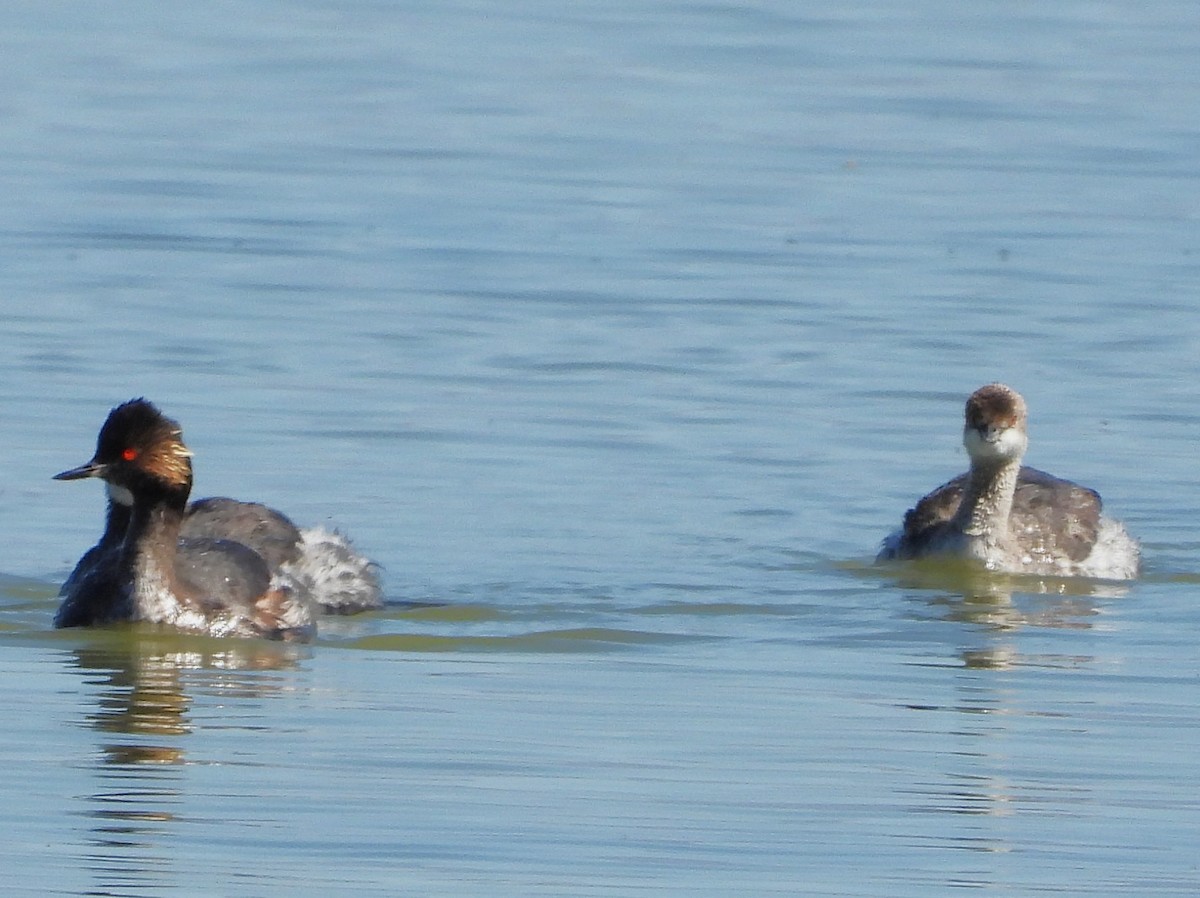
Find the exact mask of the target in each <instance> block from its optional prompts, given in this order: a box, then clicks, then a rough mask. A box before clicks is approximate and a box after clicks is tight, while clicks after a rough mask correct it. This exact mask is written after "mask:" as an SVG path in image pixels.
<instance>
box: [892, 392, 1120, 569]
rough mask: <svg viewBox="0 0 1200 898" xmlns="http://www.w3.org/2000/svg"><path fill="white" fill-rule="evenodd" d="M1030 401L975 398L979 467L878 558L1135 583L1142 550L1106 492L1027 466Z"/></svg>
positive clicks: (907, 520)
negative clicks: (938, 559) (1107, 503)
mask: <svg viewBox="0 0 1200 898" xmlns="http://www.w3.org/2000/svg"><path fill="white" fill-rule="evenodd" d="M1027 423H1028V413H1027V410H1026V408H1025V400H1024V399H1023V398H1021V395H1020V394H1019V393H1017V392H1016V391H1015V390H1013V389H1011V388H1009V387H1006V386H1005V385H1004V384H988V385H987V386H984V387H980V388H979V389H978V390H976V391H975V392H974V393H972V394H971V396H970V398H968V399H967V406H966V421H965V424H964V426H963V445H964V446H965V447H966V450H967V455H968V456H969V457H970V460H971V466H970V470H969V471H968V472H967V473H966V474H963V475H961V476H959V477H956V478H955V479H954V480H951V481H950V482H949V483H947V484H944V485H943V486H940V487H938V488H937V489H936V490H934V491H933V492H932V493H930V494H929V495H927V496H925V497H924V498H923V499H921V501H920V502H918V503H917V505H916V507H915V508H913V509H911V510H910V511H909V512H908V513H907V514H906V515H905V516H904V525H903V527H901V529H899V530H897V531H896V532H895V533H892V534H891V535H890V536H888V537H887V539H885V540H884V542H883V548H882V549H881V551H880V552H879V556H878V558H877V559H876V560H877V561H886V560H890V559H897V558H920V557H924V556H936V555H941V556H950V557H959V558H967V559H973V560H975V561H979V562H982V563H983V565H984V566H985V567H986V568H987V569H988V570H992V571H1002V572H1006V573H1025V574H1039V575H1046V576H1077V577H1096V578H1101V579H1107V580H1129V579H1132V578H1134V577H1136V576H1137V574H1138V569H1139V567H1140V561H1141V557H1140V551H1139V548H1138V544H1137V541H1136V540H1135V539H1133V537H1131V536H1130V535H1129V534H1128V533H1127V532H1126V530H1125V528H1124V526H1122V525H1121V524H1120V523H1119V522H1117V521H1114V520H1112V519H1111V518H1109V517H1107V516H1105V515H1103V514H1101V503H1100V496H1099V494H1097V493H1096V492H1095V491H1094V490H1090V489H1088V488H1087V487H1083V486H1079V485H1078V484H1076V483H1072V482H1070V481H1069V480H1060V479H1059V478H1057V477H1052V476H1051V475H1049V474H1046V473H1044V472H1042V471H1038V470H1036V469H1035V468H1027V467H1023V466H1022V465H1021V459H1022V458H1023V457H1024V455H1025V449H1026V448H1027V446H1028V442H1029V440H1028V434H1027Z"/></svg>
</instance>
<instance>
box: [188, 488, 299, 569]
mask: <svg viewBox="0 0 1200 898" xmlns="http://www.w3.org/2000/svg"><path fill="white" fill-rule="evenodd" d="M181 535H182V536H183V537H184V538H185V539H232V540H236V541H237V542H240V543H242V544H244V545H246V546H249V547H250V548H251V549H253V550H254V551H255V552H257V553H258V554H259V555H261V556H262V557H263V560H265V561H266V562H267V566H268V567H269V568H270V569H271V570H276V569H278V568H279V566H280V565H281V564H283V563H284V562H287V561H295V560H296V559H297V558H298V557H299V555H300V531H299V530H298V529H297V527H296V525H295V524H293V523H292V522H291V520H290V519H289V518H288V517H287V516H286V515H284V514H283V513H282V512H278V511H276V510H275V509H273V508H270V507H268V506H266V505H260V504H259V503H257V502H239V501H238V500H236V499H226V498H224V497H220V496H218V497H214V498H211V499H200V500H198V501H196V502H193V503H192V504H191V505H190V506H188V512H187V517H185V518H184V521H183V532H182V534H181Z"/></svg>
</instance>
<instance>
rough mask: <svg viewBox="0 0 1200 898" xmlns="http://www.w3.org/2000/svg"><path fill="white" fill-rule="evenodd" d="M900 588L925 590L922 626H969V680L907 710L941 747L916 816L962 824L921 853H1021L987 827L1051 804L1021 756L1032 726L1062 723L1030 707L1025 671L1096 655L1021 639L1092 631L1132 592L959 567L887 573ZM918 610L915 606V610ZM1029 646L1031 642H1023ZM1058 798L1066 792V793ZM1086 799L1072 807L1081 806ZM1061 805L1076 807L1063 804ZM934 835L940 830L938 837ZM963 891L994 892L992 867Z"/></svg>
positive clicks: (969, 874)
mask: <svg viewBox="0 0 1200 898" xmlns="http://www.w3.org/2000/svg"><path fill="white" fill-rule="evenodd" d="M889 573H890V574H891V575H892V576H893V577H894V578H895V583H896V585H897V586H899V587H901V588H902V589H905V590H920V591H921V594H920V595H919V596H913V597H912V598H914V600H915V603H917V602H919V607H920V608H921V609H923V611H922V612H918V613H917V614H916V615H915V616H917V617H918V618H920V619H922V620H926V619H928V618H929V617H934V618H936V619H938V620H941V621H945V622H947V623H952V624H959V625H962V626H960V627H959V628H958V629H956V630H955V634H956V638H958V639H961V640H962V642H961V643H960V644H959V646H958V657H959V658H960V659H961V662H962V670H961V671H960V672H959V673H958V674H957V675H956V676H955V678H954V681H953V689H954V693H955V697H954V700H953V701H951V702H946V703H921V704H910V705H908V706H907V707H908V708H909V710H911V711H917V712H920V713H921V714H922V716H923V720H922V724H921V726H920V727H919V728H920V729H921V730H922V731H924V732H926V733H932V736H933V738H934V739H935V740H936V742H937V744H938V745H939V746H940V749H939V751H937V752H936V753H934V755H933V756H934V757H936V758H937V759H938V765H939V769H938V770H937V771H936V772H935V774H934V776H933V778H931V779H929V780H926V781H923V782H919V783H915V784H913V785H912V786H911V793H910V795H909V797H910V798H912V797H913V796H916V797H917V798H918V803H917V805H916V806H915V807H912V808H911V809H910V810H912V811H914V812H916V813H922V814H935V815H951V816H952V817H953V818H954V820H955V822H954V823H953V824H951V825H950V826H948V827H946V828H945V829H944V830H943V832H942V834H940V835H934V834H930V833H926V834H923V835H922V836H921V837H920V838H919V840H918V841H919V842H920V844H921V846H922V847H926V848H930V847H933V848H950V849H954V850H959V851H966V852H983V853H986V854H995V853H1007V852H1011V851H1014V850H1016V846H1015V845H1014V844H1013V843H1012V842H1010V841H1009V839H1008V838H1007V836H1006V835H1005V833H1007V832H1008V830H1007V829H1000V830H998V829H997V828H996V827H995V826H994V825H992V824H990V823H987V822H985V821H982V820H980V821H979V822H977V823H976V822H970V821H968V820H965V819H963V818H981V817H984V818H989V819H994V818H997V817H1013V816H1017V815H1020V814H1021V813H1022V812H1023V809H1028V808H1029V806H1030V805H1031V804H1033V803H1041V802H1043V801H1044V798H1042V797H1041V796H1040V794H1037V793H1040V791H1042V790H1044V788H1045V786H1044V785H1043V784H1039V783H1036V782H1032V781H1030V779H1029V772H1028V768H1027V766H1026V765H1025V764H1024V763H1023V762H1022V761H1021V759H1020V758H1019V757H1018V756H1015V754H1014V747H1015V746H1020V745H1021V744H1022V741H1023V740H1024V739H1027V738H1028V737H1027V734H1026V731H1027V730H1028V729H1029V727H1030V726H1031V724H1030V720H1031V719H1035V718H1036V719H1038V720H1045V719H1049V718H1053V717H1057V716H1059V715H1058V714H1055V713H1049V712H1047V711H1045V710H1039V709H1036V708H1031V707H1029V702H1030V701H1031V700H1036V699H1031V698H1030V695H1029V693H1028V692H1027V691H1026V690H1024V689H1022V688H1021V686H1022V685H1023V684H1025V683H1027V682H1030V679H1029V676H1028V675H1018V673H1019V672H1020V671H1030V670H1045V669H1055V668H1064V667H1065V668H1070V667H1079V666H1083V665H1087V664H1090V663H1093V662H1094V658H1092V657H1091V656H1089V655H1063V654H1055V655H1033V654H1030V653H1029V651H1028V650H1027V649H1025V650H1022V648H1021V642H1022V639H1023V635H1024V634H1026V633H1027V631H1029V630H1030V629H1032V628H1049V629H1056V630H1090V629H1093V628H1094V627H1095V626H1096V621H1097V618H1098V616H1099V615H1100V614H1101V607H1102V601H1103V600H1105V599H1112V598H1118V597H1120V596H1124V595H1126V594H1127V587H1125V586H1124V585H1121V584H1114V583H1109V582H1103V581H1092V580H1086V579H1081V578H1062V579H1055V578H1043V577H1014V576H997V575H991V574H987V573H985V572H981V571H978V570H975V569H966V568H963V567H961V566H958V565H945V564H939V563H933V564H924V563H918V564H912V565H905V566H904V567H903V569H902V570H901V569H893V570H892V571H890V572H889ZM915 603H914V604H915ZM1025 641H1026V642H1027V641H1028V640H1027V639H1025ZM1059 791H1060V792H1061V790H1059ZM1085 797H1086V795H1085V794H1084V793H1082V792H1080V793H1079V794H1078V795H1076V796H1074V799H1073V800H1076V801H1080V800H1084V798H1085ZM1058 800H1059V801H1060V802H1063V801H1070V800H1072V799H1070V798H1068V797H1067V796H1066V795H1060V796H1059V798H1058ZM932 830H933V832H935V833H936V832H937V828H936V827H933V828H932ZM956 884H957V885H958V886H960V887H970V888H996V887H999V886H1002V885H1003V883H997V882H996V881H995V876H994V871H993V869H992V867H991V865H990V864H989V863H988V862H981V865H980V866H979V867H978V868H977V869H975V870H971V869H969V868H968V867H967V866H965V865H964V866H963V867H961V868H960V869H959V870H958V872H957V874H956Z"/></svg>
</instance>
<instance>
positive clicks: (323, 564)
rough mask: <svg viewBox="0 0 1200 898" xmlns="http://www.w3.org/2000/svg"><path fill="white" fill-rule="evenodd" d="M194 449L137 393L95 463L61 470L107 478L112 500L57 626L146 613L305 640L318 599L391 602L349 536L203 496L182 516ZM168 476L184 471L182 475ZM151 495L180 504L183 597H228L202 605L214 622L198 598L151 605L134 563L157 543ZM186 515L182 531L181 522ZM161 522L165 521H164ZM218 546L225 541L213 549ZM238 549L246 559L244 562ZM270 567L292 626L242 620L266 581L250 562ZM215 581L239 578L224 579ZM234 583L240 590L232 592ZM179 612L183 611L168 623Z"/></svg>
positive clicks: (362, 605) (107, 433)
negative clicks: (195, 602) (202, 617)
mask: <svg viewBox="0 0 1200 898" xmlns="http://www.w3.org/2000/svg"><path fill="white" fill-rule="evenodd" d="M190 456H191V453H190V452H189V451H188V450H187V449H186V448H185V447H184V446H183V442H182V439H181V434H180V430H179V426H178V425H177V424H176V423H175V422H174V421H171V420H170V419H168V418H165V417H164V416H163V415H162V414H161V413H160V412H159V411H158V410H157V409H156V408H155V407H154V406H153V405H152V404H151V403H149V402H147V401H146V400H144V399H137V400H132V401H130V402H127V403H125V404H124V405H121V406H118V407H117V408H115V409H113V411H112V413H111V414H110V415H109V418H108V420H107V421H106V422H105V424H104V427H103V428H102V429H101V433H100V439H99V440H98V443H97V449H96V456H95V457H94V458H93V459H92V461H91V462H89V463H88V464H86V465H83V466H82V467H80V468H75V469H73V470H71V471H65V472H63V473H62V474H59V475H57V477H58V479H63V480H70V479H77V478H81V477H103V478H104V479H105V481H106V486H107V489H108V498H109V501H108V514H107V520H106V524H105V529H104V533H103V535H102V536H101V538H100V541H99V542H98V543H97V544H96V545H95V546H94V547H93V548H92V549H90V550H89V551H88V552H87V553H85V554H84V556H83V557H82V558H81V559H80V561H79V563H78V564H77V565H76V567H75V570H74V571H73V572H72V573H71V575H70V577H68V578H67V581H66V582H65V583H64V584H63V588H62V591H61V596H62V604H61V606H60V607H59V610H58V614H57V615H56V617H55V626H58V627H72V626H87V625H91V624H102V623H106V622H110V621H115V620H128V619H137V620H141V619H145V620H158V621H160V622H165V623H172V624H173V625H175V626H178V627H181V628H183V629H192V630H197V629H198V630H204V631H206V632H212V633H220V634H223V633H238V634H242V635H264V636H285V637H288V638H295V637H297V636H303V635H305V633H306V631H308V630H311V625H312V621H311V619H312V614H313V611H314V609H315V606H320V607H321V608H322V609H324V610H328V611H332V612H335V613H351V612H354V611H361V610H365V609H369V608H378V607H380V606H381V605H382V604H383V600H382V591H381V590H380V587H379V580H378V576H377V574H376V567H375V565H374V564H373V563H372V562H370V561H369V560H367V559H366V558H363V557H362V556H361V555H358V554H357V553H356V552H354V550H353V549H352V548H351V547H350V545H349V543H348V542H347V541H346V539H345V538H344V537H342V536H341V535H340V534H337V533H329V532H327V531H325V530H321V529H312V530H303V531H302V530H299V529H297V528H296V526H295V525H294V524H293V523H292V522H291V521H290V520H289V519H288V518H287V517H286V516H285V515H283V514H281V513H280V512H278V511H276V510H274V509H271V508H268V507H266V506H264V505H259V504H257V503H253V502H238V501H236V500H233V499H225V498H214V499H202V500H199V501H197V502H195V503H193V504H192V505H191V506H190V507H187V508H186V510H185V511H184V510H181V511H180V513H179V514H178V515H177V514H176V513H175V512H176V509H175V505H177V504H178V500H179V495H180V493H182V501H183V502H184V503H186V500H187V495H188V490H189V489H190V486H191V462H190ZM163 458H167V459H175V463H174V464H173V465H163V464H161V463H158V462H156V461H155V460H156V459H163ZM148 460H149V461H148ZM183 474H186V486H185V484H184V482H183V480H182V479H181V478H182V476H183ZM168 475H174V479H173V480H172V477H171V476H168ZM152 503H157V504H159V505H164V506H165V507H167V508H169V509H170V511H171V514H170V515H168V516H167V517H169V518H171V519H172V520H171V521H170V522H169V523H170V526H171V527H172V528H174V529H176V530H177V538H178V539H179V542H178V547H177V555H176V558H175V562H174V570H175V573H176V575H177V578H179V579H180V580H181V582H182V584H183V587H182V589H183V593H181V595H183V594H187V593H196V592H199V593H200V594H201V595H203V594H204V593H206V592H207V593H212V594H213V595H212V596H210V598H212V597H213V596H217V597H220V596H222V595H223V598H220V599H219V601H218V602H217V604H219V605H220V604H223V605H227V606H228V608H226V609H225V611H222V612H216V611H213V609H212V608H211V605H212V603H211V601H210V602H207V603H205V602H203V601H202V603H201V604H202V605H203V607H204V609H205V611H204V612H203V613H204V614H208V612H210V611H212V613H211V614H209V617H211V618H212V619H211V621H208V622H206V623H199V624H198V623H197V615H196V614H195V613H194V609H193V608H192V607H191V605H189V604H188V603H187V602H181V603H179V604H180V608H179V609H176V611H166V610H164V609H163V608H162V607H158V606H157V605H156V604H155V603H154V602H153V601H150V600H149V599H148V597H147V595H146V594H145V590H143V591H142V592H140V593H139V592H138V590H137V589H135V583H136V582H137V578H136V576H135V574H136V568H135V566H134V565H132V562H131V559H133V558H134V557H135V556H136V555H137V554H138V552H139V544H140V543H145V542H146V540H147V539H148V537H147V536H146V525H145V523H144V521H143V518H145V517H146V515H145V514H144V512H145V509H146V507H147V506H148V505H150V504H152ZM181 508H182V506H181ZM152 517H153V516H152ZM176 517H178V518H179V521H178V527H177V528H175V527H174V525H175V522H174V520H173V519H174V518H176ZM153 519H154V520H155V521H157V517H153ZM135 525H136V527H137V529H135ZM163 532H164V530H163V528H162V527H159V528H157V529H156V530H155V531H154V533H155V536H154V544H155V546H156V547H157V548H158V549H160V550H162V547H163V546H165V545H167V542H166V541H164V539H163V537H162V533H163ZM214 544H222V545H223V546H224V548H222V549H217V550H214V549H213V545H214ZM230 545H233V546H236V548H229V546H230ZM164 551H165V550H164ZM246 551H249V553H250V555H252V556H253V558H251V557H249V556H248V555H247V554H246ZM159 554H160V555H161V554H162V552H161V551H160V552H159ZM235 556H241V559H242V560H241V561H240V562H239V561H236V560H234V557H235ZM160 562H161V559H160ZM162 566H163V564H162V563H160V565H159V567H162ZM260 566H261V567H263V568H265V570H266V573H267V581H268V582H269V583H270V584H272V585H273V587H272V588H273V589H274V590H275V591H276V592H278V593H279V594H280V595H281V596H282V597H283V598H284V599H286V601H285V602H284V604H285V605H286V606H287V607H286V611H285V610H284V609H283V608H282V606H281V609H280V621H279V623H281V624H282V625H284V626H283V627H282V629H280V628H279V627H275V626H273V625H271V622H270V621H269V620H267V618H265V617H263V615H262V614H261V613H258V616H257V618H255V617H254V616H253V615H251V616H247V614H245V613H242V614H241V618H242V620H240V621H237V622H233V623H231V621H232V620H233V619H234V618H237V617H238V616H239V614H238V612H237V610H236V609H237V607H238V606H239V605H241V606H244V605H245V603H246V601H247V596H246V595H245V594H244V593H245V592H246V590H248V589H249V588H250V586H251V585H253V584H257V583H258V581H259V580H261V578H260V577H256V578H248V572H249V570H250V569H251V568H258V567H260ZM216 579H221V580H225V581H229V582H230V584H233V585H230V586H228V587H226V586H222V585H220V584H218V583H216V582H215V580H216ZM238 583H240V586H237V585H236V584H238ZM143 585H144V584H143ZM228 590H233V592H232V593H231V594H229V595H224V591H228ZM139 596H140V598H139ZM139 602H140V604H139ZM160 604H161V603H160ZM166 604H168V605H169V604H170V602H169V601H168V602H167V603H166ZM242 610H243V612H244V611H245V609H244V608H243V609H242ZM172 615H174V617H175V618H177V619H171V620H168V619H166V618H171V617H172Z"/></svg>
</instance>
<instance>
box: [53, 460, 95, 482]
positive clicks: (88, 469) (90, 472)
mask: <svg viewBox="0 0 1200 898" xmlns="http://www.w3.org/2000/svg"><path fill="white" fill-rule="evenodd" d="M104 472H105V466H104V465H102V464H100V463H99V462H98V461H96V460H95V459H93V460H92V461H90V462H88V463H87V464H86V465H80V466H79V467H78V468H71V470H69V471H63V472H62V473H61V474H55V475H54V479H55V480H82V479H83V478H85V477H103V476H104Z"/></svg>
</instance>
